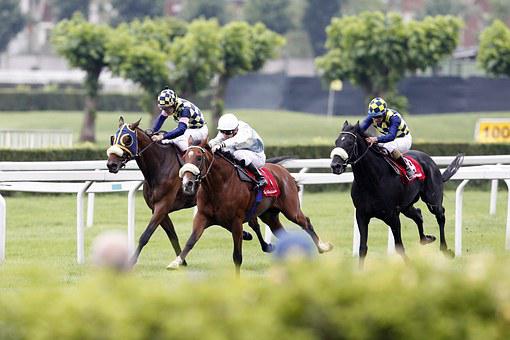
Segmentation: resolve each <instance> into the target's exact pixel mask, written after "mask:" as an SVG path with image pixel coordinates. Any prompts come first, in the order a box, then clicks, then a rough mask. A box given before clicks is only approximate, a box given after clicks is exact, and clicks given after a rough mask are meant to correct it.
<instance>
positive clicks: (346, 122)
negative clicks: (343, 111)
mask: <svg viewBox="0 0 510 340" xmlns="http://www.w3.org/2000/svg"><path fill="white" fill-rule="evenodd" d="M347 125H349V122H348V121H347V120H346V121H345V122H344V126H342V130H343V129H344V128H345V127H346V126H347Z"/></svg>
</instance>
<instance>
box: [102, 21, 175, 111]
mask: <svg viewBox="0 0 510 340" xmlns="http://www.w3.org/2000/svg"><path fill="white" fill-rule="evenodd" d="M168 20H172V19H168ZM183 29H184V26H183V24H182V23H178V22H174V23H171V22H170V21H165V20H156V21H153V20H150V19H148V18H146V19H145V20H144V21H143V22H140V21H138V20H135V21H133V22H131V23H130V24H122V25H119V26H118V27H117V28H116V29H115V31H114V32H113V34H112V35H111V36H110V39H108V42H107V45H106V53H107V60H108V64H109V68H110V70H111V71H112V73H113V74H115V75H118V76H120V77H123V78H126V79H130V80H132V81H133V82H135V83H137V84H139V85H140V87H142V88H143V90H144V92H145V95H144V98H143V99H142V107H143V108H144V109H146V110H147V111H148V112H153V106H154V97H155V96H156V94H157V93H158V92H159V91H160V90H161V89H162V88H164V87H165V86H166V85H168V81H169V69H168V66H167V60H168V56H169V51H170V49H169V47H168V46H169V45H170V44H171V43H172V40H173V39H175V38H176V37H178V36H180V35H182V32H183Z"/></svg>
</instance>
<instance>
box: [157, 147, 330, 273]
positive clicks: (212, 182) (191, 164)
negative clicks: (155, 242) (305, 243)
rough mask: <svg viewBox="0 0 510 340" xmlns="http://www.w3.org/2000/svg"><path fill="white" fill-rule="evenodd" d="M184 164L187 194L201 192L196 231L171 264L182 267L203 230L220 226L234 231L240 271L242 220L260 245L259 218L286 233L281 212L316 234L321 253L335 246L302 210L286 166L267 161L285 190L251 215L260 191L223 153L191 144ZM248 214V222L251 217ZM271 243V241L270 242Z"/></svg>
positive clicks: (297, 189)
mask: <svg viewBox="0 0 510 340" xmlns="http://www.w3.org/2000/svg"><path fill="white" fill-rule="evenodd" d="M183 160H184V162H185V164H184V165H183V167H182V168H181V169H180V171H179V176H180V177H181V178H182V189H183V192H184V193H187V194H189V195H194V194H195V193H196V196H197V207H198V212H197V214H196V215H195V218H194V219H193V230H192V233H191V235H190V237H189V239H188V241H187V243H186V245H185V246H184V249H183V251H182V252H181V254H180V255H179V256H177V258H176V259H175V260H174V261H172V262H171V263H170V264H169V265H168V267H167V268H168V269H177V268H178V267H179V266H180V265H181V264H182V263H183V261H185V259H186V256H187V255H188V254H189V252H190V251H191V249H192V248H193V246H194V245H195V243H196V242H197V241H198V240H199V239H200V237H201V236H202V233H203V232H204V230H205V229H206V228H208V227H210V226H212V225H219V226H222V227H223V228H225V229H227V230H229V231H231V232H232V239H233V243H234V250H233V260H234V263H235V265H236V271H237V272H238V273H239V269H240V266H241V263H242V260H243V258H242V239H243V238H242V230H243V223H244V222H248V223H249V225H250V227H251V228H252V229H253V230H254V231H255V233H256V234H257V237H258V238H259V241H260V242H261V244H263V243H265V242H264V241H263V238H262V235H261V232H260V226H259V224H258V223H257V216H258V217H259V218H260V219H261V220H262V221H263V222H264V223H266V224H267V225H268V226H269V227H270V228H271V231H272V232H273V233H274V234H275V235H278V234H279V233H280V232H283V231H284V229H283V226H282V224H281V223H280V219H279V215H280V213H283V215H284V216H285V217H286V218H288V219H289V220H290V221H292V222H294V223H296V224H298V225H299V226H301V227H302V228H303V229H304V230H305V231H306V232H307V233H308V234H309V235H310V237H311V238H312V240H313V241H314V243H315V245H316V246H317V249H318V251H319V252H320V253H323V252H327V251H330V250H331V249H332V245H331V244H329V243H327V242H322V241H321V240H320V239H319V237H318V236H317V234H316V233H315V230H314V228H313V226H312V223H311V222H310V219H309V218H308V217H306V216H305V215H304V214H303V212H302V211H301V208H300V205H299V197H298V191H299V188H298V186H297V183H296V181H295V180H294V178H293V177H292V175H291V174H290V173H289V172H288V170H287V169H285V168H284V167H282V166H281V165H278V164H271V163H266V165H265V167H266V168H267V169H268V170H269V171H270V172H271V173H272V174H273V176H274V177H275V179H276V182H277V183H278V186H279V188H280V195H279V196H278V197H263V199H262V200H261V201H260V203H259V204H258V205H257V206H256V209H255V211H254V212H253V214H251V216H250V217H248V216H247V215H250V214H248V212H249V211H250V210H251V209H252V207H253V206H254V203H255V200H256V191H253V190H252V188H253V184H252V183H247V182H242V181H241V180H240V179H239V176H238V174H237V170H236V169H235V168H234V166H233V165H232V164H231V162H229V161H228V160H227V159H225V157H224V156H222V155H221V154H218V153H216V154H213V153H212V152H211V150H210V148H209V147H208V146H206V145H205V146H204V145H200V146H190V147H189V148H188V150H187V151H186V153H185V154H184V156H183ZM248 218H249V221H248V220H247V219H248ZM268 246H270V245H268Z"/></svg>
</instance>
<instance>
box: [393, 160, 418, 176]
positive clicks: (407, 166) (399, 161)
mask: <svg viewBox="0 0 510 340" xmlns="http://www.w3.org/2000/svg"><path fill="white" fill-rule="evenodd" d="M396 161H397V162H398V163H399V164H400V165H402V166H404V168H405V169H406V175H407V178H409V179H411V178H413V176H414V169H412V168H411V167H410V166H409V164H407V162H406V161H405V160H404V157H402V156H400V157H399V158H397V159H396Z"/></svg>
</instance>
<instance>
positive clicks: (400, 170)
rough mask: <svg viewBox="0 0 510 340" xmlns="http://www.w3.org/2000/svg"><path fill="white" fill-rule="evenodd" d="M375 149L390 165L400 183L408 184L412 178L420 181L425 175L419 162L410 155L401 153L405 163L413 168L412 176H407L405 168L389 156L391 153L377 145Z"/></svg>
mask: <svg viewBox="0 0 510 340" xmlns="http://www.w3.org/2000/svg"><path fill="white" fill-rule="evenodd" d="M374 149H375V148H374ZM375 151H376V152H378V153H379V154H381V155H382V156H383V159H384V160H385V161H386V162H387V163H388V164H389V165H390V166H391V168H392V169H393V170H394V171H395V173H396V174H397V175H399V176H400V179H401V180H402V183H404V184H409V183H411V182H413V181H414V180H419V181H421V182H423V181H424V180H425V177H426V176H425V173H424V172H423V169H422V167H421V165H420V163H418V161H417V160H416V159H414V158H413V157H411V156H410V155H406V154H402V157H403V158H404V161H405V162H406V163H407V165H408V166H409V167H410V168H411V169H413V170H414V176H413V177H412V178H409V177H407V171H406V168H405V167H403V166H402V165H401V164H399V163H397V162H396V161H395V160H394V159H393V157H391V155H390V154H389V153H388V150H386V149H384V148H379V147H378V148H377V149H375Z"/></svg>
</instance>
